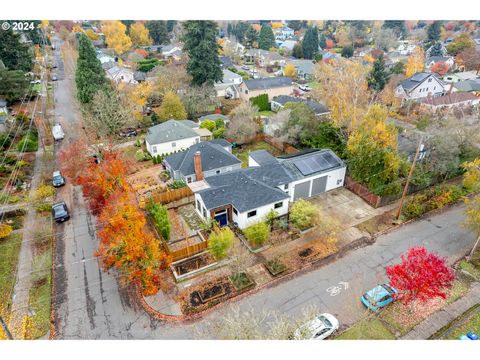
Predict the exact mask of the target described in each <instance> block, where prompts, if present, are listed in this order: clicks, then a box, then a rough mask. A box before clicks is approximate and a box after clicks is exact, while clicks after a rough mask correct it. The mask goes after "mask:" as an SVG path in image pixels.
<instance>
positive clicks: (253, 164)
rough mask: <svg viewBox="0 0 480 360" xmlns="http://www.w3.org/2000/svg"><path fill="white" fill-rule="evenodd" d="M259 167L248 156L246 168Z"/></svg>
mask: <svg viewBox="0 0 480 360" xmlns="http://www.w3.org/2000/svg"><path fill="white" fill-rule="evenodd" d="M258 166H260V164H259V163H257V162H256V161H255V160H254V159H253V158H252V157H251V156H250V155H249V156H248V167H258Z"/></svg>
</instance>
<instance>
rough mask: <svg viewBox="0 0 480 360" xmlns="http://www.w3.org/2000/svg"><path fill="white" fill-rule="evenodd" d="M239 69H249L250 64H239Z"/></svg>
mask: <svg viewBox="0 0 480 360" xmlns="http://www.w3.org/2000/svg"><path fill="white" fill-rule="evenodd" d="M240 69H242V70H250V66H248V65H242V66H240Z"/></svg>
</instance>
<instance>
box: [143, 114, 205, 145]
mask: <svg viewBox="0 0 480 360" xmlns="http://www.w3.org/2000/svg"><path fill="white" fill-rule="evenodd" d="M192 122H193V121H192ZM197 127H198V125H197ZM198 136H199V135H198V134H197V133H196V132H195V130H193V129H192V128H191V127H190V126H187V125H186V124H185V123H184V122H183V121H178V120H168V121H165V122H164V123H161V124H158V125H155V126H152V127H151V128H149V129H148V133H147V136H146V140H147V141H148V143H149V144H152V145H154V144H162V143H165V142H169V141H176V140H182V139H188V138H193V137H198Z"/></svg>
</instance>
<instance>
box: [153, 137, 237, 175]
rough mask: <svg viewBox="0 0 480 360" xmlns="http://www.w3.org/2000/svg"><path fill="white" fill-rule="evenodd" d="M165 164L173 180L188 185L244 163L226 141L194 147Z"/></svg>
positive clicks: (235, 168) (172, 157) (169, 158)
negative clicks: (181, 181)
mask: <svg viewBox="0 0 480 360" xmlns="http://www.w3.org/2000/svg"><path fill="white" fill-rule="evenodd" d="M163 164H164V165H165V168H166V170H168V172H169V173H170V175H171V177H172V178H173V179H175V180H183V181H185V182H186V183H192V182H196V181H201V180H203V179H204V178H208V177H210V176H214V175H220V174H224V173H227V172H230V171H233V170H237V169H240V168H241V167H242V161H241V160H239V159H238V158H237V157H236V156H235V155H233V154H232V145H231V144H230V143H229V142H228V141H226V140H224V139H216V140H212V141H204V142H201V143H199V144H195V145H192V146H191V147H190V148H189V149H187V150H185V151H181V152H179V153H176V154H173V155H170V156H167V157H166V158H165V159H164V160H163Z"/></svg>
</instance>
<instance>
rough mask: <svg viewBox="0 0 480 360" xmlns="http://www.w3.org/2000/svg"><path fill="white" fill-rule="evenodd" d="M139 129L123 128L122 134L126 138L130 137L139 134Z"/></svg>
mask: <svg viewBox="0 0 480 360" xmlns="http://www.w3.org/2000/svg"><path fill="white" fill-rule="evenodd" d="M137 134H138V133H137V130H135V129H125V130H122V131H120V134H119V135H120V136H121V137H126V138H129V137H134V136H137Z"/></svg>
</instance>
